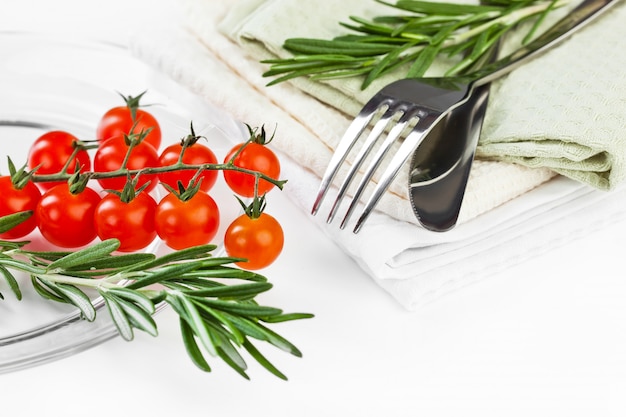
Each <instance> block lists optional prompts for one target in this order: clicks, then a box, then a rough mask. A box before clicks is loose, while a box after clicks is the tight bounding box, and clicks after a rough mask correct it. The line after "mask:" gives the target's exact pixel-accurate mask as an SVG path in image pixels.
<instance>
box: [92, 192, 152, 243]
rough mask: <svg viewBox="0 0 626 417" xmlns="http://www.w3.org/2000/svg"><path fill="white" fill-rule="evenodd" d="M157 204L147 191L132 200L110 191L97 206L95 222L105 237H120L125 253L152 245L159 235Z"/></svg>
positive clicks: (102, 237) (97, 230)
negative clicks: (156, 224) (122, 198)
mask: <svg viewBox="0 0 626 417" xmlns="http://www.w3.org/2000/svg"><path fill="white" fill-rule="evenodd" d="M156 206H157V203H156V201H154V199H153V198H152V197H151V196H150V195H149V194H147V193H145V192H142V193H139V194H137V195H136V196H135V198H133V199H132V200H131V201H129V202H124V201H122V200H121V199H120V197H119V196H118V195H115V194H108V195H106V196H105V197H104V198H103V199H102V200H101V201H100V203H98V205H97V206H96V210H95V213H94V221H95V225H96V232H97V233H98V237H100V239H102V240H106V239H112V238H115V239H118V240H119V241H120V247H119V248H118V250H119V251H121V252H133V251H137V250H140V249H143V248H145V247H146V246H148V245H149V244H150V243H152V241H153V240H154V239H155V238H156V230H155V228H154V215H155V212H156Z"/></svg>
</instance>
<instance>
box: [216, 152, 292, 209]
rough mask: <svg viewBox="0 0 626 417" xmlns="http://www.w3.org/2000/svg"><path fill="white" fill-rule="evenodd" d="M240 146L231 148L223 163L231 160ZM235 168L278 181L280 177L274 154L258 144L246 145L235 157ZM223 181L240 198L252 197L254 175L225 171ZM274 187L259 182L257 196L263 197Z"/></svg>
mask: <svg viewBox="0 0 626 417" xmlns="http://www.w3.org/2000/svg"><path fill="white" fill-rule="evenodd" d="M241 146H242V145H237V146H235V147H233V148H232V149H231V150H230V152H229V153H228V155H226V158H225V159H224V162H228V161H230V160H231V159H232V157H233V155H235V153H236V152H237V151H238V150H239V149H240V148H241ZM233 164H234V165H235V166H238V167H240V168H246V169H250V170H253V171H257V172H261V173H263V174H265V175H267V176H268V177H270V178H274V179H278V177H279V175H280V162H279V160H278V157H276V154H274V152H273V151H272V150H271V149H269V148H268V147H267V146H265V145H261V144H258V143H254V142H251V143H248V144H247V145H246V146H245V147H244V148H243V150H242V151H241V152H240V153H239V154H238V155H237V156H236V157H235V160H234V161H233ZM224 179H225V180H226V183H227V184H228V186H229V187H230V189H231V190H233V191H234V192H235V193H237V194H239V195H240V196H242V197H252V196H254V181H255V177H254V175H251V174H247V173H243V172H238V171H231V170H225V171H224ZM273 187H274V184H272V183H271V182H269V181H266V180H260V181H259V188H258V193H259V196H262V195H264V194H265V193H267V192H268V191H269V190H271V189H272V188H273Z"/></svg>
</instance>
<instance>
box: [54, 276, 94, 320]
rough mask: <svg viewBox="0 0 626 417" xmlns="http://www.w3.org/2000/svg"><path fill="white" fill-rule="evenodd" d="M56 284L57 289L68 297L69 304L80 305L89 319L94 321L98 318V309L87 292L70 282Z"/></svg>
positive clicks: (81, 310)
mask: <svg viewBox="0 0 626 417" xmlns="http://www.w3.org/2000/svg"><path fill="white" fill-rule="evenodd" d="M54 286H55V288H56V290H57V291H58V292H59V293H60V294H62V295H63V296H64V297H65V298H66V300H67V301H68V303H69V304H73V305H75V306H76V307H78V309H79V310H80V312H81V313H82V315H83V317H84V318H85V319H86V320H87V321H94V320H95V319H96V309H95V308H94V306H93V304H91V300H90V299H89V297H88V296H87V294H85V293H84V292H83V291H82V290H80V289H79V288H77V287H75V286H74V285H68V284H55V285H54Z"/></svg>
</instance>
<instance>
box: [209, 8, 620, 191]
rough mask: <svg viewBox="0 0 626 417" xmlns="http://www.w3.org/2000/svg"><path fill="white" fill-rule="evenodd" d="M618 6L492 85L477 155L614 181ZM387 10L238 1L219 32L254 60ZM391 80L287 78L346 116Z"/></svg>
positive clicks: (606, 183)
mask: <svg viewBox="0 0 626 417" xmlns="http://www.w3.org/2000/svg"><path fill="white" fill-rule="evenodd" d="M575 3H577V2H573V3H572V5H575ZM620 3H622V4H618V5H616V6H615V7H614V8H613V9H612V10H610V11H609V12H608V13H606V14H605V15H603V16H601V17H599V18H598V19H597V20H596V21H594V22H592V24H590V25H588V26H587V27H585V28H583V29H582V30H581V31H579V32H578V33H576V34H574V35H573V36H572V37H571V38H570V39H568V40H566V41H565V42H563V43H562V44H561V45H559V46H557V47H556V48H554V49H553V50H551V51H549V52H547V53H546V54H544V55H542V56H540V57H538V58H536V59H534V60H533V61H531V62H529V63H527V64H525V65H524V66H522V67H520V68H518V69H516V70H515V71H514V72H512V73H511V74H509V75H508V76H506V77H505V78H503V79H501V80H498V81H497V82H495V83H494V85H493V87H492V95H491V98H490V102H489V107H488V111H487V117H486V119H485V123H484V126H483V132H482V135H481V140H480V144H479V147H478V150H477V157H478V158H480V159H496V160H499V161H506V162H514V163H516V164H522V165H524V166H527V167H532V168H537V167H542V168H549V169H550V170H552V171H554V172H557V173H559V174H562V175H565V176H567V177H570V178H573V179H576V180H578V181H581V182H584V183H587V184H590V185H592V186H593V187H597V188H600V189H607V190H608V189H611V188H613V187H614V186H615V185H617V184H618V183H619V182H621V181H622V180H623V178H624V176H625V169H626V168H625V163H626V161H625V158H626V53H624V52H623V48H622V46H621V42H622V39H623V38H624V37H625V36H626V25H624V22H626V7H625V5H624V4H623V2H620ZM392 11H393V10H392ZM389 12H390V10H389V7H388V6H385V5H383V4H380V3H377V2H375V1H373V0H372V1H368V0H342V1H340V2H339V1H335V0H317V1H314V2H302V1H298V0H243V1H239V2H237V3H236V4H235V5H234V6H233V7H232V8H231V9H230V11H229V14H228V15H227V16H226V17H225V18H224V19H223V20H222V21H221V24H220V30H221V31H222V32H224V33H225V34H227V35H228V36H229V37H230V38H231V39H233V40H234V41H236V42H237V43H239V44H240V45H241V46H242V47H243V48H244V49H245V51H246V52H247V53H248V54H249V55H250V56H252V57H254V58H255V59H258V60H261V59H265V58H270V57H288V56H291V55H290V53H289V52H288V51H285V50H284V49H283V48H282V44H283V42H284V40H285V39H287V38H294V37H315V38H324V39H327V38H331V37H333V36H336V35H340V34H345V33H346V32H347V29H345V28H343V27H341V26H340V25H339V24H338V23H339V22H340V21H347V20H348V17H349V16H350V15H355V16H362V17H368V16H374V15H380V14H384V13H389ZM564 12H566V11H564ZM564 12H561V14H562V13H564ZM556 15H557V14H556V13H555V16H556ZM553 18H554V16H553ZM544 26H545V25H544ZM448 64H449V62H444V61H440V62H438V63H437V64H436V65H435V66H433V67H432V68H431V69H430V70H429V74H431V75H437V74H439V73H441V71H442V69H443V68H445V67H446V66H447V65H448ZM400 77H401V75H399V74H395V75H394V74H391V75H389V76H387V77H386V78H383V79H379V80H377V81H376V82H375V83H374V84H372V85H371V86H370V87H369V88H368V89H366V90H361V89H360V80H359V79H336V80H328V81H323V82H322V81H311V80H309V79H307V78H303V77H301V78H297V79H294V80H293V81H290V82H292V83H293V85H295V86H296V87H297V88H298V89H300V90H302V91H305V92H306V93H308V94H310V95H312V96H313V97H316V98H317V99H318V100H320V101H322V102H324V103H326V104H328V105H329V106H331V107H334V108H336V109H339V110H341V111H342V112H344V113H346V114H347V115H349V116H353V115H355V114H356V113H357V112H358V111H359V109H360V108H361V106H362V105H363V103H365V102H366V101H367V100H368V99H369V98H370V97H371V96H372V95H373V94H374V93H375V92H376V91H377V90H378V89H380V88H381V87H382V86H383V85H385V84H387V83H388V82H390V81H392V80H394V79H397V78H400ZM268 81H269V80H268Z"/></svg>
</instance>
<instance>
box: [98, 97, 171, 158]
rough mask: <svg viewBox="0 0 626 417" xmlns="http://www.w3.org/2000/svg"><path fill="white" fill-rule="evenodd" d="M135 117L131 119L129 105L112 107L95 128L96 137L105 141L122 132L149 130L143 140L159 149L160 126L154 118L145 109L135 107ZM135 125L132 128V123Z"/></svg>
mask: <svg viewBox="0 0 626 417" xmlns="http://www.w3.org/2000/svg"><path fill="white" fill-rule="evenodd" d="M135 111H136V118H135V120H133V117H132V113H131V109H130V107H129V106H119V107H113V108H112V109H110V110H109V111H107V112H106V113H105V114H104V115H103V116H102V118H101V119H100V121H99V122H98V126H97V128H96V137H97V138H98V139H100V140H101V141H105V140H107V139H110V138H112V137H114V136H120V135H123V134H127V135H129V134H131V133H140V132H141V131H144V132H147V131H148V129H151V130H150V132H149V133H148V134H147V135H146V137H145V139H144V141H146V142H147V143H149V144H150V145H152V146H153V147H154V149H159V147H160V146H161V127H160V126H159V122H158V121H157V120H156V118H155V117H154V116H153V115H152V114H151V113H148V112H147V111H145V110H142V109H139V108H138V109H136V110H135ZM134 123H136V124H135V127H134V129H133V124H134Z"/></svg>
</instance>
